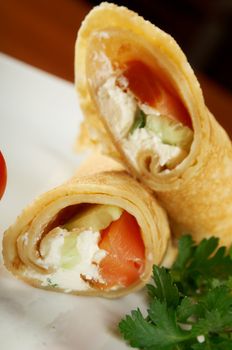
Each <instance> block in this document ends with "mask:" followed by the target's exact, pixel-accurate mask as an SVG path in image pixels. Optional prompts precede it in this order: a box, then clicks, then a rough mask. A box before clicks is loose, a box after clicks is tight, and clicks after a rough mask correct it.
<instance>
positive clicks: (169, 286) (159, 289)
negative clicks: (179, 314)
mask: <svg viewBox="0 0 232 350" xmlns="http://www.w3.org/2000/svg"><path fill="white" fill-rule="evenodd" d="M153 280H154V282H155V284H154V285H151V284H148V285H147V289H148V294H149V296H150V297H151V298H158V299H159V300H160V301H165V302H166V303H167V305H168V306H173V307H176V306H177V305H178V302H179V292H178V289H177V287H176V286H175V285H174V284H173V282H172V277H171V275H170V273H169V272H168V271H167V270H166V269H165V268H164V267H161V268H160V267H158V266H155V265H154V266H153Z"/></svg>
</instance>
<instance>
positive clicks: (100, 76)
mask: <svg viewBox="0 0 232 350" xmlns="http://www.w3.org/2000/svg"><path fill="white" fill-rule="evenodd" d="M135 67H136V69H137V71H136V70H135ZM133 69H134V74H133ZM136 72H137V73H138V74H136ZM147 72H148V73H147ZM144 73H146V75H147V76H146V79H145V78H144V76H145V75H144ZM148 76H150V78H149V77H148ZM144 79H145V80H144ZM149 79H150V80H149ZM128 81H129V82H128ZM75 83H76V90H77V92H78V95H79V100H80V105H81V108H82V111H83V114H84V117H85V120H84V122H83V124H82V129H81V133H80V135H79V138H78V147H79V148H80V147H81V148H86V147H89V146H92V147H97V148H98V149H100V150H101V152H103V153H105V154H107V155H109V156H111V157H112V158H115V159H116V160H118V161H119V162H121V163H122V164H124V166H126V168H127V169H128V171H129V172H130V173H131V174H132V175H133V176H134V177H136V178H137V179H139V180H140V181H141V182H143V183H144V184H145V185H146V186H147V187H148V188H150V189H151V190H152V191H155V192H156V193H157V196H158V197H159V199H160V201H161V203H162V205H163V206H164V208H165V209H166V210H167V212H168V214H169V216H170V219H171V222H172V228H173V230H174V231H175V232H176V234H177V235H179V234H183V233H191V234H192V235H193V236H194V238H195V240H196V241H200V240H201V239H202V238H204V237H207V236H211V235H216V236H218V237H219V238H220V243H221V244H223V245H226V246H229V245H230V244H231V234H232V145H231V141H230V139H229V137H228V135H227V134H226V132H225V131H224V130H223V129H222V127H221V126H220V125H219V124H218V123H217V121H216V120H215V118H214V117H213V115H212V114H211V113H210V112H209V110H208V109H207V107H206V105H205V102H204V98H203V95H202V91H201V88H200V85H199V83H198V80H197V78H196V76H195V75H194V73H193V71H192V69H191V67H190V65H189V63H188V62H187V59H186V57H185V55H184V53H183V52H182V50H181V49H180V47H179V46H178V45H177V43H176V42H175V40H174V39H173V38H172V37H171V36H170V35H168V34H166V33H164V32H163V31H162V30H160V29H159V28H157V27H156V26H154V25H153V24H151V23H150V22H148V21H145V20H144V19H143V18H142V17H140V16H138V15H137V14H136V13H134V12H132V11H130V10H128V9H127V8H125V7H118V6H116V5H113V4H108V3H102V4H101V5H100V6H98V7H96V8H94V9H93V10H92V11H91V12H90V13H89V14H88V15H87V17H86V18H85V20H84V22H83V23H82V26H81V28H80V31H79V33H78V38H77V42H76V52H75ZM146 84H147V85H146ZM141 86H142V87H143V88H142V89H141ZM157 86H158V87H157ZM149 87H150V88H151V89H153V90H152V91H155V89H157V91H158V93H157V94H158V95H159V98H158V99H160V96H161V100H162V98H163V100H162V101H164V103H163V104H162V101H160V100H159V101H158V102H157V104H156V105H155V104H154V103H153V102H152V103H153V104H150V105H149V101H148V95H149V93H150V92H149ZM146 89H147V90H146ZM144 91H145V92H146V93H145V95H144ZM148 92H149V93H148ZM162 94H163V95H162ZM138 101H139V102H138ZM165 104H166V105H165ZM136 106H137V107H136ZM138 106H139V108H138ZM154 106H155V107H154ZM150 107H152V109H151V108H150ZM159 108H160V110H161V113H160V110H159ZM138 109H139V113H140V114H139V117H138V114H136V113H138ZM141 110H142V112H141ZM157 110H158V112H157ZM180 110H181V113H180ZM170 111H171V112H170ZM165 113H166V114H167V115H168V114H170V115H171V119H177V121H176V120H174V122H173V120H172V121H171V122H170V119H168V118H167V117H165V118H166V119H165V120H164V119H162V115H163V114H165ZM150 114H152V116H151V115H150ZM153 114H154V116H155V118H156V119H155V120H156V123H158V122H159V120H161V127H160V124H159V125H158V124H155V125H153V124H152V125H151V127H152V128H153V130H154V129H155V130H157V128H158V130H159V135H158V138H157V137H156V136H155V137H154V136H152V137H153V138H152V137H151V135H154V134H152V133H153V130H151V129H149V130H148V129H146V128H145V127H144V125H145V123H147V124H148V122H150V121H151V120H152V123H153V120H154V118H153V117H154V116H153ZM131 115H132V116H133V115H137V117H136V118H137V119H136V122H137V124H136V123H135V121H134V124H133V120H132V117H131ZM145 117H146V118H147V119H146V120H145V119H144V118H145ZM159 117H161V119H159ZM167 120H168V121H167ZM166 121H167V122H166ZM164 122H165V123H167V125H164ZM179 122H182V124H181V123H179ZM173 123H174V124H175V126H174V127H173V128H176V129H178V130H181V133H182V132H183V133H184V134H185V136H184V137H187V136H188V138H189V140H190V141H189V143H188V145H187V148H186V147H185V146H186V145H184V149H180V148H178V147H176V146H179V144H178V142H179V140H177V141H176V142H177V143H174V144H172V145H171V147H169V146H170V140H169V139H168V142H166V143H165V142H164V143H165V144H164V143H161V141H160V137H161V136H162V137H164V136H165V137H166V138H167V137H169V136H170V135H169V134H167V126H168V128H169V129H168V132H169V131H170V127H169V126H170V125H169V124H173ZM147 124H146V125H147ZM177 124H178V125H177ZM183 124H184V125H183ZM157 125H158V126H157ZM148 127H149V125H148ZM171 127H172V125H171ZM136 128H137V129H136ZM134 129H136V130H135V131H134ZM145 129H146V130H145ZM147 130H148V131H147ZM186 130H187V133H186ZM171 131H172V130H171ZM174 131H175V130H174ZM175 132H176V131H175ZM178 132H179V131H178ZM136 135H137V136H136ZM147 135H149V137H150V139H149V140H151V141H152V142H153V144H154V145H155V146H154V147H157V149H155V148H154V147H153V146H149V145H148V142H147V139H146V137H147ZM160 135H161V136H160ZM176 135H177V134H175V135H174V136H176ZM186 135H187V136H186ZM171 136H172V138H173V131H172V135H171ZM178 137H179V134H178ZM181 137H182V136H181ZM183 140H184V138H182V139H181V142H182V143H183ZM133 142H134V143H133ZM179 143H180V142H179ZM128 145H129V146H130V145H132V146H131V148H130V149H129V146H128ZM157 145H158V146H159V147H161V146H162V147H163V148H162V152H163V149H164V148H165V147H166V151H167V152H169V155H168V156H167V154H164V153H162V152H161V148H158V146H157ZM160 145H161V146H160ZM167 146H168V147H169V148H168V147H167ZM135 149H136V151H135ZM157 152H158V153H157ZM159 152H160V153H159ZM167 152H166V153H167ZM170 152H172V156H170V154H171V153H170ZM175 152H176V153H175ZM178 152H179V153H178ZM173 154H176V155H174V156H173ZM162 157H163V158H162ZM165 157H166V158H165ZM168 157H169V158H168ZM171 157H174V158H171ZM175 157H176V158H175ZM178 157H179V158H178ZM170 159H171V162H170ZM173 159H174V162H173Z"/></svg>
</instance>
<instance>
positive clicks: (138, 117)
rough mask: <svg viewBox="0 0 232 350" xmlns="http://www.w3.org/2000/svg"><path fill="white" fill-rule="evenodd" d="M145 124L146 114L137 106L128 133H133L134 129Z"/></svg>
mask: <svg viewBox="0 0 232 350" xmlns="http://www.w3.org/2000/svg"><path fill="white" fill-rule="evenodd" d="M145 125H146V114H145V113H144V112H143V111H142V110H141V109H140V108H137V110H136V113H135V119H134V123H133V124H132V127H131V129H130V134H133V132H134V131H135V130H136V129H141V128H144V126H145Z"/></svg>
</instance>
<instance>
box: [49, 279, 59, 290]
mask: <svg viewBox="0 0 232 350" xmlns="http://www.w3.org/2000/svg"><path fill="white" fill-rule="evenodd" d="M47 282H48V286H50V287H54V288H55V287H58V284H57V283H53V282H52V280H51V278H47Z"/></svg>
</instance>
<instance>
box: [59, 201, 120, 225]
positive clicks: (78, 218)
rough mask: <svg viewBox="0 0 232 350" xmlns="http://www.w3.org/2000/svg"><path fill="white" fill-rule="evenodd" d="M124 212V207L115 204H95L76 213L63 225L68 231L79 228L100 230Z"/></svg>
mask: <svg viewBox="0 0 232 350" xmlns="http://www.w3.org/2000/svg"><path fill="white" fill-rule="evenodd" d="M122 212H123V209H121V208H119V207H115V206H113V205H103V204H94V205H91V206H90V207H89V208H88V209H86V210H85V211H84V212H81V213H78V214H77V215H75V216H74V217H73V218H72V219H71V220H69V221H68V222H67V223H66V224H65V225H64V226H63V227H64V228H65V229H67V230H68V231H70V230H73V229H78V228H79V229H88V228H91V229H92V230H93V231H100V230H103V229H105V228H106V227H108V226H109V225H110V224H111V222H112V221H115V220H118V219H119V218H120V216H121V214H122Z"/></svg>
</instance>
